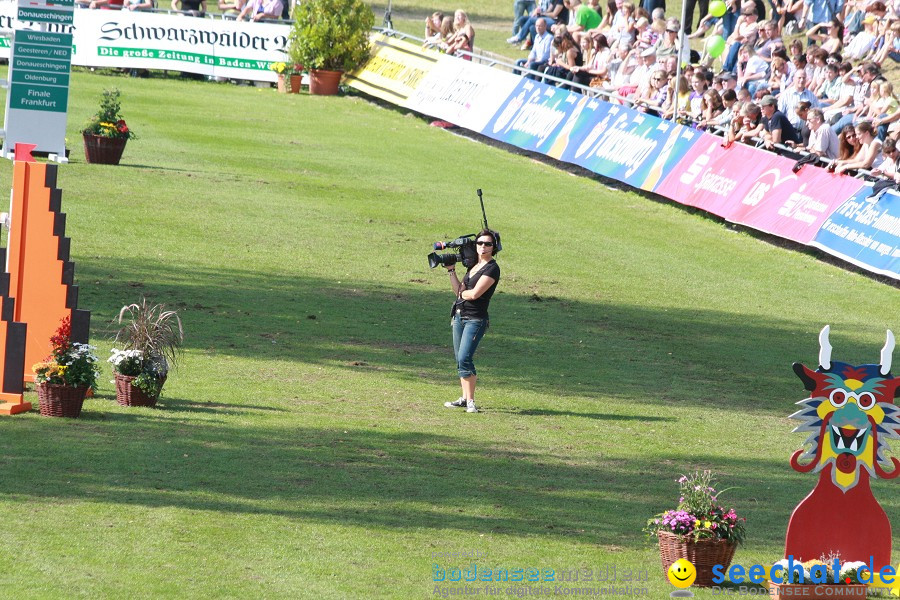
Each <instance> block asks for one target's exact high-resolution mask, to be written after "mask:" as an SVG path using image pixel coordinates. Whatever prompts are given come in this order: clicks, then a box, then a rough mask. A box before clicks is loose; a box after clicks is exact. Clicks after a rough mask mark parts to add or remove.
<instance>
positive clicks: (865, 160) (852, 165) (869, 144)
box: [834, 121, 881, 173]
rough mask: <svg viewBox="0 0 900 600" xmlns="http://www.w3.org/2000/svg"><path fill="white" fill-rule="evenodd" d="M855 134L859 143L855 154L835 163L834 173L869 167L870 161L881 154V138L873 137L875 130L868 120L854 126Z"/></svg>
mask: <svg viewBox="0 0 900 600" xmlns="http://www.w3.org/2000/svg"><path fill="white" fill-rule="evenodd" d="M856 136H857V139H858V140H859V143H860V148H859V151H857V153H856V155H855V156H853V157H851V158H848V159H845V160H841V159H838V161H837V162H836V163H835V166H834V172H835V173H846V172H847V171H850V170H853V169H870V168H871V167H872V163H874V162H875V160H876V159H877V158H878V157H879V156H880V155H881V140H879V139H878V138H877V137H875V130H874V129H873V128H872V124H871V123H869V122H868V121H862V122H860V123H859V124H858V125H857V126H856Z"/></svg>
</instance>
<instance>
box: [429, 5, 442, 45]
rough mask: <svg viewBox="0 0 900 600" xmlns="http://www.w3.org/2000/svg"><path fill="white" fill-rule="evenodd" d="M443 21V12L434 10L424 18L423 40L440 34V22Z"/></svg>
mask: <svg viewBox="0 0 900 600" xmlns="http://www.w3.org/2000/svg"><path fill="white" fill-rule="evenodd" d="M443 21H444V13H442V12H441V11H436V12H433V13H431V16H430V17H427V18H426V19H425V40H426V41H427V40H428V39H429V38H433V37H435V36H438V35H440V33H441V23H442V22H443Z"/></svg>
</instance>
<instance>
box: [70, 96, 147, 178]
mask: <svg viewBox="0 0 900 600" xmlns="http://www.w3.org/2000/svg"><path fill="white" fill-rule="evenodd" d="M121 95H122V93H121V92H120V91H119V90H104V91H103V96H101V97H100V109H99V110H98V111H97V114H95V115H94V116H93V117H91V118H90V120H89V121H88V122H87V123H86V124H85V126H84V129H82V130H81V134H82V136H83V137H84V159H85V160H86V161H87V162H89V163H97V164H101V165H117V164H119V160H121V158H122V152H124V151H125V144H126V142H128V140H130V139H132V138H136V137H137V136H136V135H135V134H134V132H133V131H132V130H131V129H130V128H129V127H128V125H127V124H126V123H125V119H123V118H122V115H121V114H119V111H120V110H121V108H122V106H121V102H120V100H119V97H120V96H121Z"/></svg>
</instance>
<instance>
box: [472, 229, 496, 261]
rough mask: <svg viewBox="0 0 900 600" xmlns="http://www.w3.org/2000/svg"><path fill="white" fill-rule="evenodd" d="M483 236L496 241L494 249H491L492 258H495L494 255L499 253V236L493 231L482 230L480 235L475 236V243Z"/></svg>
mask: <svg viewBox="0 0 900 600" xmlns="http://www.w3.org/2000/svg"><path fill="white" fill-rule="evenodd" d="M483 235H489V236H491V239H492V240H494V246H493V248H491V256H494V254H496V252H497V234H496V233H494V232H493V231H491V230H490V229H482V230H481V231H480V232H479V233H478V235H476V236H475V241H478V238H480V237H481V236H483Z"/></svg>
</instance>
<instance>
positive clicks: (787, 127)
mask: <svg viewBox="0 0 900 600" xmlns="http://www.w3.org/2000/svg"><path fill="white" fill-rule="evenodd" d="M759 104H760V110H761V111H762V124H763V129H765V132H766V133H765V135H764V136H763V138H764V140H765V141H764V143H763V145H764V146H765V147H766V148H771V147H773V146H774V145H775V144H784V143H785V142H792V143H794V144H799V143H800V135H799V134H798V133H797V130H796V129H795V128H794V126H793V125H791V122H790V121H788V118H787V117H786V116H785V114H784V113H783V112H781V111H780V110H778V101H777V100H776V99H775V97H774V96H771V95H768V96H763V99H762V100H760V101H759Z"/></svg>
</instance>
